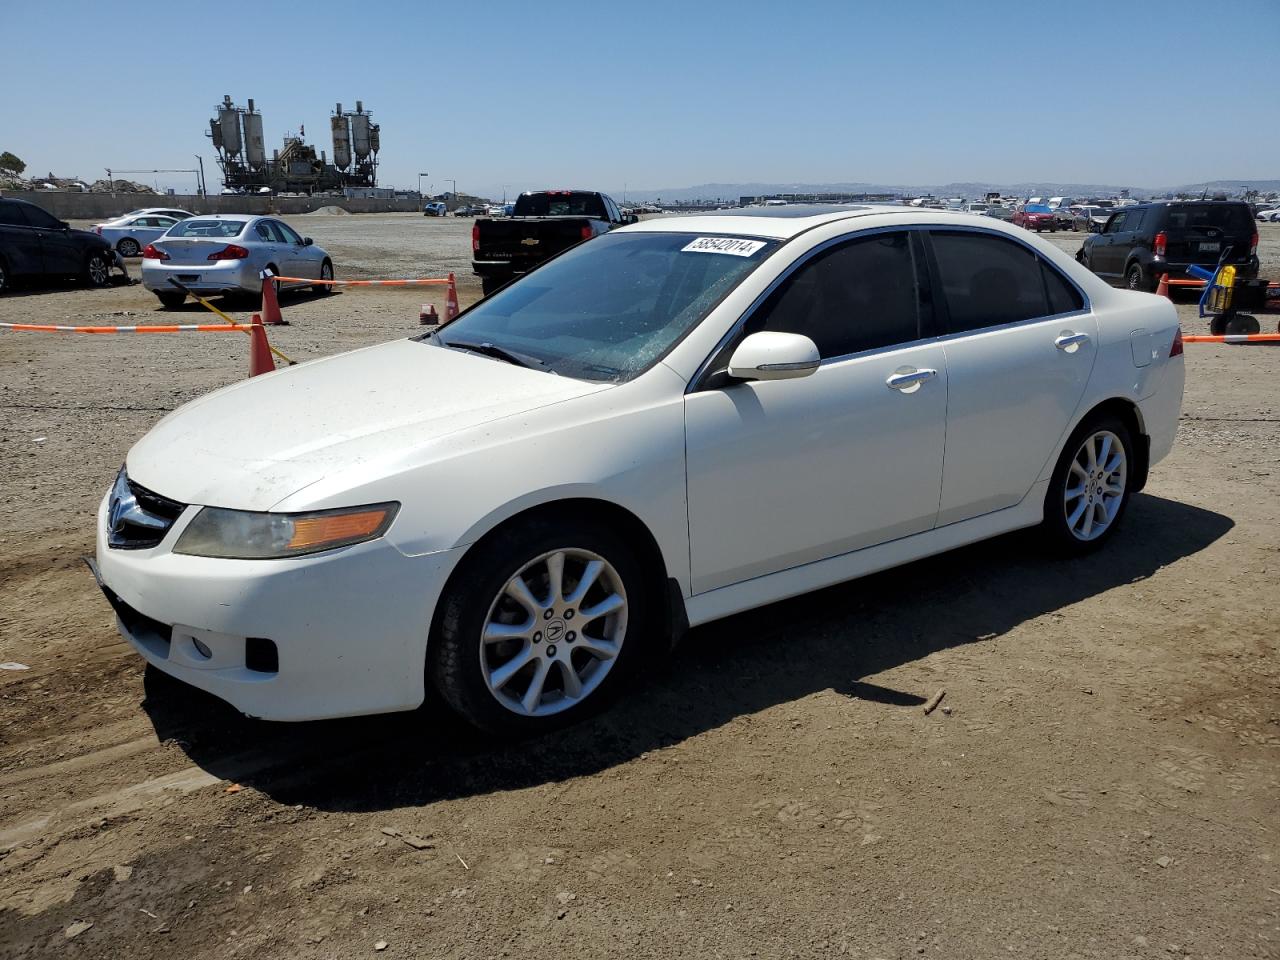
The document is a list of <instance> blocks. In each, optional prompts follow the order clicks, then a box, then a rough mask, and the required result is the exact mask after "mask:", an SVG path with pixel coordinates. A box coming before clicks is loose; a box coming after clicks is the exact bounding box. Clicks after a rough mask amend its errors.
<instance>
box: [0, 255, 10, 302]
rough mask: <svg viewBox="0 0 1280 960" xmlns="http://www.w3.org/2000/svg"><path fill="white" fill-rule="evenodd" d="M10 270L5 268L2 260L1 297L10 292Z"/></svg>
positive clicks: (0, 263)
mask: <svg viewBox="0 0 1280 960" xmlns="http://www.w3.org/2000/svg"><path fill="white" fill-rule="evenodd" d="M9 284H10V280H9V268H8V267H7V266H5V262H4V261H3V260H0V295H3V294H5V293H8V292H9Z"/></svg>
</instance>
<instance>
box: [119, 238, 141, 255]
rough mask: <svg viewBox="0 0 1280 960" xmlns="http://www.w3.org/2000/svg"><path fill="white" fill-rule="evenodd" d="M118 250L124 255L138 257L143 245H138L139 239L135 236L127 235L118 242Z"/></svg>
mask: <svg viewBox="0 0 1280 960" xmlns="http://www.w3.org/2000/svg"><path fill="white" fill-rule="evenodd" d="M116 250H117V251H118V252H119V254H120V256H122V257H136V256H137V255H138V254H140V253H141V252H142V247H140V246H138V241H137V240H135V239H133V237H125V238H124V239H123V240H121V241H120V242H119V243H117V244H116Z"/></svg>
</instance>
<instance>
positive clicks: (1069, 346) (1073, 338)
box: [1053, 331, 1089, 353]
mask: <svg viewBox="0 0 1280 960" xmlns="http://www.w3.org/2000/svg"><path fill="white" fill-rule="evenodd" d="M1088 342H1089V335H1088V334H1087V333H1071V332H1070V331H1065V332H1063V333H1061V334H1059V336H1058V337H1057V339H1055V340H1054V341H1053V345H1054V346H1055V347H1057V348H1058V349H1059V350H1061V351H1062V352H1063V353H1075V352H1076V351H1077V350H1079V349H1080V345H1081V344H1082V343H1088Z"/></svg>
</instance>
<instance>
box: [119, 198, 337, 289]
mask: <svg viewBox="0 0 1280 960" xmlns="http://www.w3.org/2000/svg"><path fill="white" fill-rule="evenodd" d="M264 270H270V271H271V272H272V274H274V275H275V276H277V277H300V278H302V280H301V281H293V282H289V283H281V284H280V288H281V289H289V288H292V287H306V286H312V285H311V284H309V283H306V282H305V281H307V280H332V279H333V261H332V260H331V259H330V258H329V254H327V253H326V252H325V251H324V250H323V249H322V248H320V247H318V246H316V245H315V243H314V242H312V240H311V238H310V237H302V236H299V235H298V233H297V231H295V230H294V229H293V228H292V227H290V226H289V225H288V224H287V223H285V222H284V221H283V220H278V219H276V218H275V217H250V216H240V215H233V216H228V215H225V214H215V215H212V216H199V217H192V218H190V219H189V220H181V221H179V222H178V223H175V224H174V225H173V226H172V227H170V228H169V230H168V231H167V232H166V233H165V234H164V236H162V237H160V238H159V239H158V240H156V241H154V242H153V243H150V244H148V245H147V246H146V248H144V249H143V251H142V285H143V286H144V287H146V288H147V289H148V290H150V291H151V292H152V293H154V294H155V295H156V296H157V297H158V298H159V299H160V302H161V303H162V304H163V305H164V306H165V307H169V308H173V307H178V306H181V305H182V302H183V301H184V300H185V299H186V297H187V295H186V294H185V293H183V292H182V291H181V290H179V289H178V288H176V287H174V286H173V284H171V283H170V282H169V280H170V278H173V279H176V280H177V281H178V282H179V283H181V284H182V285H183V286H185V287H186V288H187V289H189V290H191V291H192V292H194V293H197V294H208V295H218V294H221V295H235V294H247V295H251V296H252V295H257V294H260V293H261V292H262V272H263V271H264ZM313 289H314V290H315V292H316V293H329V292H330V286H329V285H328V284H315V285H314V286H313Z"/></svg>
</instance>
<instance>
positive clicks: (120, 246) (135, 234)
mask: <svg viewBox="0 0 1280 960" xmlns="http://www.w3.org/2000/svg"><path fill="white" fill-rule="evenodd" d="M178 220H179V218H178V217H171V216H168V215H165V214H160V213H145V212H144V213H142V214H140V215H135V214H125V215H124V216H123V217H117V218H116V219H115V220H108V221H106V222H105V223H99V224H97V225H96V226H95V227H94V228H93V232H94V233H96V234H97V235H98V236H100V237H102V239H104V240H106V241H107V242H108V243H109V244H111V245H112V246H113V247H115V248H116V251H117V252H118V253H119V254H120V256H122V257H136V256H138V255H139V254H140V253H142V248H143V247H145V246H146V245H147V244H148V243H151V242H152V241H154V240H159V239H160V238H161V237H163V236H164V235H165V232H166V231H168V229H169V228H170V227H172V226H173V225H174V224H175V223H177V222H178Z"/></svg>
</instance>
